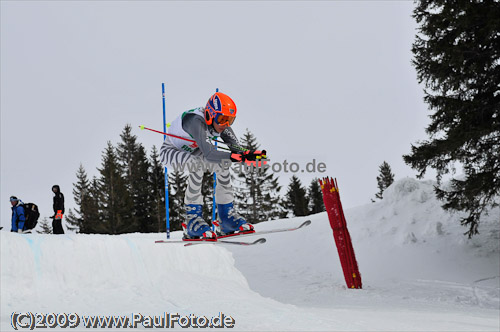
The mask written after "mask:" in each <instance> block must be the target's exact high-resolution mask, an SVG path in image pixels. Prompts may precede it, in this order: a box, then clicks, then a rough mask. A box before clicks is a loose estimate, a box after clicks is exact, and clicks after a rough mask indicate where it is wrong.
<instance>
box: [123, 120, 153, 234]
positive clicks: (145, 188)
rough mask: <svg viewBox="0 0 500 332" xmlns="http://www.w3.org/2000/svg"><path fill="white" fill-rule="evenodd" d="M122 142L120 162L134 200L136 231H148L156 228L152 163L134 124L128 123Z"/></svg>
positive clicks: (132, 212) (133, 209)
mask: <svg viewBox="0 0 500 332" xmlns="http://www.w3.org/2000/svg"><path fill="white" fill-rule="evenodd" d="M120 137H121V142H119V143H118V146H117V148H116V152H117V157H118V162H119V163H120V168H121V169H122V170H123V174H122V175H123V179H124V182H125V186H126V188H127V191H128V193H129V197H130V198H131V201H132V206H131V216H132V220H133V225H134V228H135V231H138V232H142V233H147V232H152V231H154V230H155V228H156V227H155V222H154V220H153V218H152V214H153V211H152V210H153V208H154V206H153V205H152V204H151V201H152V200H153V198H152V184H151V182H150V181H149V180H150V177H149V172H150V168H151V165H150V163H149V160H148V158H147V155H146V150H145V149H144V146H143V145H142V144H140V143H138V142H137V136H135V135H133V134H132V126H131V125H130V124H127V125H126V126H125V128H124V129H123V132H122V133H121V135H120Z"/></svg>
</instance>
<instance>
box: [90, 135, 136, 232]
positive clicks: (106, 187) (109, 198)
mask: <svg viewBox="0 0 500 332" xmlns="http://www.w3.org/2000/svg"><path fill="white" fill-rule="evenodd" d="M98 170H99V172H100V174H101V177H100V178H99V192H100V194H101V200H100V201H99V208H100V211H101V212H102V223H101V224H102V226H103V228H104V232H105V233H106V234H121V233H127V232H133V231H134V230H135V227H134V224H133V218H132V209H131V208H130V207H131V206H132V200H131V199H130V196H129V193H128V190H127V187H126V184H125V180H124V179H123V176H122V174H123V170H122V168H121V167H120V164H119V163H118V158H117V155H116V152H115V149H114V147H113V145H112V144H111V142H108V146H107V148H106V149H105V151H104V153H103V158H102V165H101V168H100V169H98Z"/></svg>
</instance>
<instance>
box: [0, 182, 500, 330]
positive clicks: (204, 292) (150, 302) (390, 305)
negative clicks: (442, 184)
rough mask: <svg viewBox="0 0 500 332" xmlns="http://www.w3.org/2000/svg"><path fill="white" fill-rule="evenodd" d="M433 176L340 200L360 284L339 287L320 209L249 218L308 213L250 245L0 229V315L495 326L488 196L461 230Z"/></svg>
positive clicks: (498, 256)
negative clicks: (351, 202) (476, 231)
mask: <svg viewBox="0 0 500 332" xmlns="http://www.w3.org/2000/svg"><path fill="white" fill-rule="evenodd" d="M432 185H433V183H432V182H430V181H416V180H412V179H403V180H400V181H397V182H395V183H394V184H393V185H392V186H391V187H390V188H388V189H387V190H386V192H385V193H384V200H382V201H380V202H377V203H373V204H369V205H366V206H361V207H356V208H353V209H348V210H346V211H345V213H346V219H347V225H348V228H349V231H350V234H351V237H352V240H353V246H354V250H355V252H356V257H357V260H358V264H359V269H360V272H361V276H362V280H363V289H361V290H351V289H346V287H345V282H344V279H343V273H342V270H341V266H340V262H339V259H338V254H337V250H336V247H335V245H334V240H333V236H332V231H331V229H330V226H329V223H328V217H327V215H326V213H320V214H317V215H313V216H309V217H300V218H292V219H285V220H275V221H269V222H265V223H260V224H257V225H256V229H257V230H266V229H273V228H281V227H289V226H296V225H299V224H300V223H301V222H303V221H304V220H307V219H311V220H312V224H311V225H310V226H308V227H307V228H305V229H303V230H298V231H294V232H288V233H277V234H269V235H266V236H265V237H266V238H267V240H268V241H267V243H265V244H263V245H258V246H252V247H240V246H223V245H219V246H212V245H204V246H193V247H183V245H182V244H168V245H161V244H155V243H154V240H157V239H162V238H164V237H165V235H164V234H127V235H120V236H108V235H80V234H66V235H63V236H54V235H41V234H24V235H21V234H15V233H9V232H6V231H5V230H4V231H2V232H0V233H1V239H0V240H1V261H0V268H1V284H0V286H1V302H0V305H1V325H0V329H1V330H2V331H8V330H13V329H12V327H11V326H10V315H11V313H12V312H14V311H15V312H26V311H32V312H38V313H51V312H54V313H58V312H65V313H70V312H74V313H78V314H80V315H84V314H95V315H97V314H100V315H130V314H131V313H142V314H143V315H162V314H163V312H165V311H167V312H170V313H179V314H181V315H189V314H191V313H193V314H196V315H204V316H214V315H217V314H218V313H219V312H223V313H225V314H226V315H231V316H232V317H233V318H234V319H235V321H236V324H235V328H234V329H235V330H268V331H270V330H273V331H274V330H289V331H302V330H328V331H331V330H342V331H377V330H384V331H417V330H418V331H483V330H484V331H498V330H499V329H500V318H499V314H500V300H499V299H500V262H499V261H500V249H499V239H500V235H499V234H500V228H499V226H500V225H499V224H500V209H499V208H495V209H493V210H491V211H490V213H489V215H488V216H485V217H484V218H483V221H482V224H481V226H480V232H481V234H480V235H478V236H476V237H474V238H473V239H471V240H469V239H467V238H466V237H465V236H463V235H462V234H463V233H464V232H465V228H464V227H462V226H460V225H459V223H458V219H459V217H460V215H459V214H450V213H448V212H445V211H443V210H442V209H441V208H440V203H439V202H438V201H437V200H436V199H435V197H434V195H433V192H432ZM340 189H341V190H342V188H340ZM341 195H342V192H341ZM180 236H181V234H180V233H179V232H174V233H172V237H173V238H180ZM245 239H252V237H248V238H245ZM139 326H140V325H139ZM72 330H74V329H72ZM77 330H87V329H85V328H83V326H80V327H79V328H78V329H77ZM105 330H109V329H105ZM122 330H123V329H122ZM125 330H126V329H125ZM144 330H146V329H144Z"/></svg>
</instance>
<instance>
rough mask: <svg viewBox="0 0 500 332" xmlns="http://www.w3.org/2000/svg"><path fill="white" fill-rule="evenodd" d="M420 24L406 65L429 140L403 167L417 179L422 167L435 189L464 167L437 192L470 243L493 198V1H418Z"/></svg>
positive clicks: (499, 124) (499, 68)
mask: <svg viewBox="0 0 500 332" xmlns="http://www.w3.org/2000/svg"><path fill="white" fill-rule="evenodd" d="M413 13H414V14H413V17H414V18H415V19H416V21H417V23H418V24H420V28H419V32H420V33H419V35H417V36H416V39H415V42H414V44H413V48H412V51H413V54H414V56H415V58H414V61H413V64H414V65H415V67H416V70H417V77H418V80H419V82H420V83H424V84H425V88H426V90H425V98H424V100H425V102H426V103H427V104H428V105H429V107H430V109H431V110H433V111H434V114H432V115H431V120H432V121H431V123H430V125H429V126H428V127H427V129H426V131H427V133H428V134H429V136H430V139H429V140H427V141H423V142H418V143H417V145H416V146H412V148H411V154H409V155H405V156H404V160H405V162H406V163H407V164H409V165H411V167H413V168H415V169H417V170H418V171H419V172H420V173H419V175H418V177H419V178H421V177H422V176H423V175H424V173H425V171H426V170H427V168H428V167H430V168H434V169H435V170H436V171H437V179H438V182H439V181H440V180H441V178H442V176H443V175H444V174H447V173H449V172H450V171H452V172H453V171H454V164H455V163H457V162H458V163H460V164H462V165H463V170H464V173H465V179H463V180H456V179H454V180H452V182H451V188H450V189H449V190H443V189H439V188H436V193H437V197H438V198H440V199H442V200H444V201H445V204H444V205H443V207H444V208H445V209H453V210H458V211H465V212H467V213H468V216H467V217H465V218H463V219H462V220H461V222H462V225H465V226H467V227H468V231H467V232H466V233H465V234H467V235H468V236H469V237H471V236H473V235H474V234H477V233H478V224H479V219H480V216H481V214H482V213H483V211H484V209H485V208H486V207H487V206H488V205H490V204H495V201H494V200H495V198H496V197H497V195H498V194H499V193H500V181H498V179H500V158H499V157H498V155H499V153H498V151H500V93H499V89H498V82H500V38H499V37H498V34H499V31H500V19H499V18H500V4H499V2H498V1H494V0H485V1H458V2H457V1H445V0H435V1H429V0H425V1H424V0H421V1H417V5H416V8H415V10H414V12H413Z"/></svg>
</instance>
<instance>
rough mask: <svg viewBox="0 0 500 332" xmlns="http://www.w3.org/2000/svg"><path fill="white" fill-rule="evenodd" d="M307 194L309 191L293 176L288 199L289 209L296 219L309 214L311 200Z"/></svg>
mask: <svg viewBox="0 0 500 332" xmlns="http://www.w3.org/2000/svg"><path fill="white" fill-rule="evenodd" d="M306 194H307V191H306V189H305V188H304V187H303V186H302V183H301V182H300V179H299V178H298V177H297V176H295V175H293V176H292V177H291V178H290V184H289V185H288V191H287V193H286V197H287V203H288V208H289V209H290V211H292V213H293V215H294V216H296V217H300V216H307V215H308V214H309V209H308V205H309V199H308V197H307V195H306Z"/></svg>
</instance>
